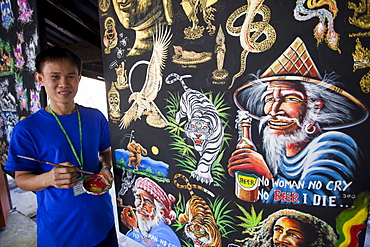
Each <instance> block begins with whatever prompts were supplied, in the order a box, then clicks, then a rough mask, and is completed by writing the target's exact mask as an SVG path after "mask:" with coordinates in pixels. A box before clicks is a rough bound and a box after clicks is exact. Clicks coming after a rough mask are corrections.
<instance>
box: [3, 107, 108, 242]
mask: <svg viewBox="0 0 370 247" xmlns="http://www.w3.org/2000/svg"><path fill="white" fill-rule="evenodd" d="M78 109H79V111H80V114H81V122H82V137H83V142H82V148H83V169H84V170H86V171H91V172H93V173H98V172H99V171H100V165H99V159H98V157H99V152H100V151H103V150H105V149H107V148H109V147H110V138H109V129H108V122H107V120H106V119H105V117H104V115H103V114H102V113H101V112H100V111H99V110H96V109H93V108H86V107H83V106H78ZM58 117H59V119H60V121H61V123H62V125H63V126H64V128H65V130H66V132H67V133H68V135H69V137H70V139H71V141H72V143H73V145H74V147H75V149H76V151H77V153H78V154H79V153H80V150H81V147H80V137H79V128H78V118H77V112H74V113H72V114H69V115H62V116H58ZM17 155H23V156H28V157H32V158H36V159H39V160H43V161H49V162H53V163H56V164H59V163H62V162H68V161H69V162H71V163H72V164H74V165H76V166H77V167H79V165H78V161H77V159H76V158H75V156H74V154H73V152H72V150H71V147H70V145H69V144H68V141H67V139H66V136H65V135H64V133H63V132H62V130H61V128H60V126H59V125H58V123H57V121H56V120H55V118H54V116H53V115H52V114H50V113H48V112H46V111H45V110H44V109H41V110H39V111H38V112H36V113H34V114H32V115H31V116H29V117H27V118H25V119H24V120H22V121H20V122H19V123H18V124H17V125H16V126H15V128H14V130H13V133H12V139H11V141H10V144H9V153H8V161H7V163H6V165H5V169H6V170H8V171H32V172H36V173H44V172H47V171H50V170H51V169H53V168H54V166H52V165H48V164H44V163H39V162H35V161H30V160H26V159H22V158H19V157H17ZM36 196H37V203H38V208H37V216H36V222H37V245H38V246H39V247H41V246H54V247H55V246H79V247H82V246H94V245H96V244H98V243H99V242H101V241H102V240H104V238H105V237H106V235H107V233H108V231H109V230H110V229H111V228H112V227H113V225H114V215H113V206H112V203H111V196H110V194H109V193H106V194H103V195H99V196H95V195H89V194H87V193H85V194H82V195H79V196H75V195H74V193H73V188H70V189H57V188H55V187H52V186H51V187H48V188H47V189H44V190H42V191H37V192H36Z"/></svg>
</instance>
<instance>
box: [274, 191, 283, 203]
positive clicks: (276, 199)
mask: <svg viewBox="0 0 370 247" xmlns="http://www.w3.org/2000/svg"><path fill="white" fill-rule="evenodd" d="M280 194H281V191H280V190H275V191H274V201H275V202H277V201H280Z"/></svg>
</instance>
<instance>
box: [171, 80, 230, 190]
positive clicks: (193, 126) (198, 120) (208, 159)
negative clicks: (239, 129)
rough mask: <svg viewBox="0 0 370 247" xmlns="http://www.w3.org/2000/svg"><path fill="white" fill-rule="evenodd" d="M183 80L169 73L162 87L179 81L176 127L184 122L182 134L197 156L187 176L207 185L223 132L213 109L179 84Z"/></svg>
mask: <svg viewBox="0 0 370 247" xmlns="http://www.w3.org/2000/svg"><path fill="white" fill-rule="evenodd" d="M186 77H190V76H179V75H177V74H175V73H172V74H170V75H168V76H167V79H166V83H167V84H172V83H174V82H176V81H180V82H181V85H182V87H183V88H184V90H185V92H184V93H183V94H182V95H181V99H180V109H179V111H178V112H177V113H176V122H178V123H180V120H181V119H182V118H187V123H186V125H185V128H184V129H185V134H186V135H187V137H188V138H190V139H191V140H192V141H193V144H194V148H195V150H197V151H198V152H199V154H200V159H199V161H198V165H197V169H196V170H195V171H193V172H192V173H191V176H192V177H193V178H195V179H196V180H198V181H200V182H202V183H206V184H210V183H212V182H213V178H212V173H211V167H212V164H213V162H214V161H215V160H216V158H217V156H218V154H219V152H220V149H221V144H222V140H223V137H224V129H223V126H222V122H221V119H220V117H219V115H218V113H217V109H216V107H215V106H214V105H213V104H212V103H211V102H210V100H209V99H208V98H207V97H206V96H204V95H203V94H202V93H201V92H199V91H197V90H194V89H191V88H189V87H187V86H186V85H185V82H184V81H183V78H186ZM170 78H173V79H172V80H170Z"/></svg>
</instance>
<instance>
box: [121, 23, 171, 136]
mask: <svg viewBox="0 0 370 247" xmlns="http://www.w3.org/2000/svg"><path fill="white" fill-rule="evenodd" d="M157 29H158V31H157V32H156V33H155V34H154V36H153V53H152V57H151V58H150V62H149V65H148V68H147V71H146V78H145V83H144V86H143V88H142V89H141V91H140V92H132V94H131V95H130V97H129V99H128V102H129V103H131V102H133V103H132V105H131V107H130V108H129V109H128V110H127V111H126V112H125V114H124V116H123V117H122V119H121V121H120V124H119V127H120V129H126V128H128V126H129V125H130V124H131V122H132V121H136V120H137V119H141V116H146V122H147V123H148V124H149V125H150V126H153V127H156V128H164V127H166V126H167V124H168V121H167V119H166V117H165V116H164V115H163V114H162V112H161V111H160V109H159V108H158V107H157V106H156V104H155V103H154V100H155V98H156V97H157V95H158V92H159V90H160V89H161V87H162V71H163V69H164V66H165V61H166V59H167V51H168V46H169V44H170V42H171V38H172V33H171V30H170V28H169V27H168V26H164V25H159V26H158V28H157ZM133 68H134V66H133ZM133 68H132V69H133ZM132 69H131V70H132ZM130 88H131V87H130ZM131 91H132V90H131Z"/></svg>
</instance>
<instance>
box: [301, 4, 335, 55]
mask: <svg viewBox="0 0 370 247" xmlns="http://www.w3.org/2000/svg"><path fill="white" fill-rule="evenodd" d="M305 4H306V6H307V7H305V6H304V5H305ZM325 5H327V6H328V9H326V8H324V6H325ZM337 13H338V8H337V3H336V1H335V0H297V5H296V7H295V8H294V17H295V19H296V20H298V21H306V20H309V19H312V18H314V17H317V18H319V23H318V24H317V25H316V27H315V28H314V37H315V39H316V41H317V45H320V44H321V43H322V42H323V40H325V41H326V43H327V44H328V46H329V48H330V49H332V50H334V51H338V52H339V53H341V51H340V49H339V34H338V33H337V32H336V31H335V30H334V19H335V17H336V16H337Z"/></svg>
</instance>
